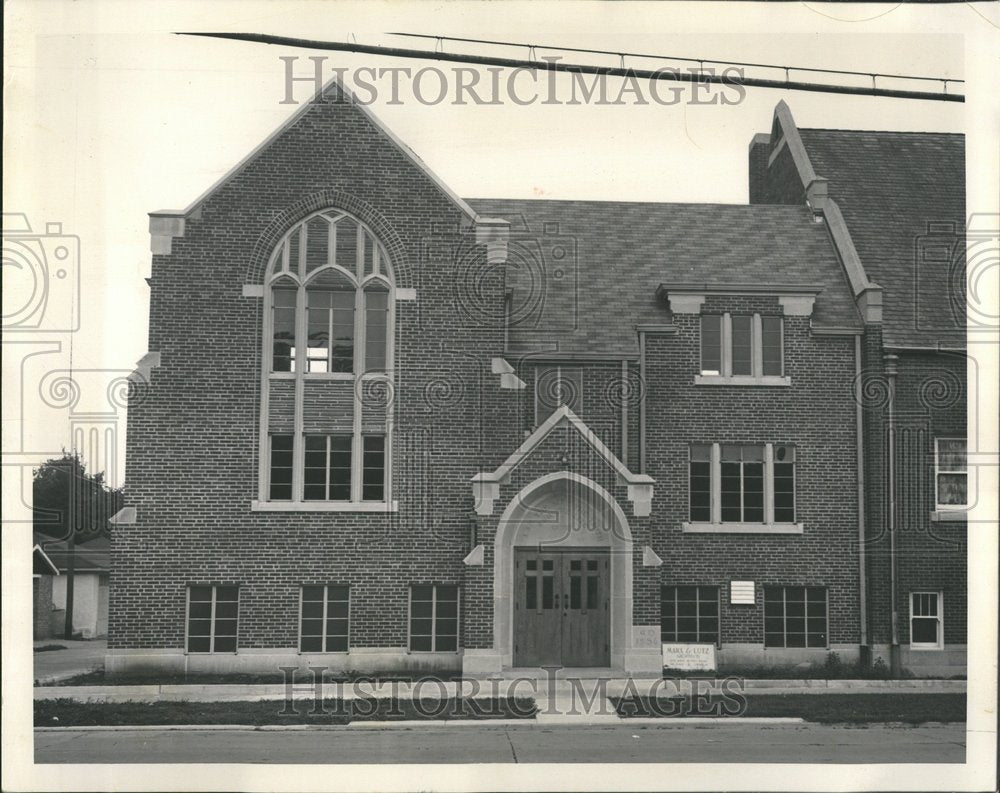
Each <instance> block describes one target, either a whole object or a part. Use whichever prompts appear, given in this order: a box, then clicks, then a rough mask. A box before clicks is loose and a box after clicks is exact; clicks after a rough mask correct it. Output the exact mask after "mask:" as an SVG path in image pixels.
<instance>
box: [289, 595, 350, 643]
mask: <svg viewBox="0 0 1000 793" xmlns="http://www.w3.org/2000/svg"><path fill="white" fill-rule="evenodd" d="M307 586H317V587H323V649H322V650H303V649H302V606H303V604H304V603H305V589H306V587H307ZM333 586H336V587H347V649H346V650H328V649H326V641H327V634H326V620H327V609H328V608H329V605H330V597H329V591H330V587H333ZM351 600H352V598H351V585H350V584H302V585H301V586H299V645H298V648H299V655H319V654H322V655H347V654H348V653H350V651H351Z"/></svg>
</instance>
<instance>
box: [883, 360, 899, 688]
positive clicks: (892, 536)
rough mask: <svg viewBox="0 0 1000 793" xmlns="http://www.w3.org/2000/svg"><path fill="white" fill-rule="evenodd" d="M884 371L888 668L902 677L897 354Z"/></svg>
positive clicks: (886, 361)
mask: <svg viewBox="0 0 1000 793" xmlns="http://www.w3.org/2000/svg"><path fill="white" fill-rule="evenodd" d="M884 360H885V374H886V376H887V377H888V379H889V444H888V445H889V448H888V450H887V452H886V456H887V460H886V468H887V474H888V481H887V483H886V489H887V491H888V492H887V496H888V505H889V514H888V524H889V525H888V529H889V603H890V608H891V613H892V641H891V644H890V645H889V668H890V672H891V675H892V677H894V678H899V677H901V676H902V672H903V665H902V659H901V658H900V649H899V604H898V603H897V597H896V412H895V402H896V374H897V370H896V360H897V357H896V356H895V355H886V356H885V357H884Z"/></svg>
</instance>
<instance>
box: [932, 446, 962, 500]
mask: <svg viewBox="0 0 1000 793" xmlns="http://www.w3.org/2000/svg"><path fill="white" fill-rule="evenodd" d="M941 441H962V442H963V443H965V470H964V471H952V470H943V469H942V468H941V450H940V442H941ZM939 474H952V475H954V474H963V475H964V476H965V503H964V504H942V503H941V500H940V498H939V496H938V475H939ZM970 501H971V499H970V498H969V442H968V439H967V438H963V437H960V436H958V435H942V436H940V437H935V438H934V508H935V510H936V511H937V512H965V511H967V510H968V509H969V502H970Z"/></svg>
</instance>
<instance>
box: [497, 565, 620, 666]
mask: <svg viewBox="0 0 1000 793" xmlns="http://www.w3.org/2000/svg"><path fill="white" fill-rule="evenodd" d="M608 562H609V553H608V549H607V548H573V549H559V550H554V549H546V550H539V549H537V548H530V549H529V548H515V549H514V666H548V665H558V666H563V667H570V666H609V665H610V659H611V648H610V642H611V632H610V618H609V614H610V600H611V586H610V585H611V575H610V569H609V566H608Z"/></svg>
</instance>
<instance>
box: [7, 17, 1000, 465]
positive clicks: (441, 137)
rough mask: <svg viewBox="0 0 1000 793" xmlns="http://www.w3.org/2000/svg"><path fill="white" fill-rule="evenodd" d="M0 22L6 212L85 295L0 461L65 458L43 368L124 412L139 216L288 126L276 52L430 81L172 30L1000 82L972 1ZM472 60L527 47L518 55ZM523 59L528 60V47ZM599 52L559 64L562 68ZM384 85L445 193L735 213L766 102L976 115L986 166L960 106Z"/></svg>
mask: <svg viewBox="0 0 1000 793" xmlns="http://www.w3.org/2000/svg"><path fill="white" fill-rule="evenodd" d="M5 15H6V16H5V18H6V28H5V32H4V36H5V45H6V46H5V62H4V72H5V74H4V81H5V82H4V85H5V103H4V114H5V119H4V120H5V129H4V159H5V163H6V164H7V166H8V167H6V168H5V169H4V212H5V213H10V212H18V213H24V214H25V215H26V216H27V220H28V222H29V223H30V224H31V227H32V229H33V231H34V232H36V233H39V232H44V230H45V228H46V226H45V224H46V223H52V222H55V223H61V224H62V233H63V234H64V235H71V236H75V237H78V238H79V246H80V248H79V260H78V263H77V265H78V266H77V268H76V269H75V270H74V274H73V276H72V277H75V278H76V279H77V280H78V283H79V289H80V300H79V305H78V308H79V324H80V327H79V329H78V331H77V332H75V333H72V334H61V335H60V334H58V333H56V334H55V336H53V337H52V338H53V339H54V340H55V341H57V342H58V345H59V349H58V350H55V351H52V352H49V353H47V354H46V355H44V356H35V358H34V359H32V360H29V361H28V362H27V363H25V364H24V365H25V366H28V367H29V368H31V367H34V369H35V370H37V371H32V372H28V371H27V370H24V369H22V370H20V371H17V370H16V369H14V370H12V369H11V367H14V366H15V364H14V363H13V362H10V363H9V364H8V363H5V388H4V391H5V396H6V395H7V393H8V391H9V390H10V389H9V388H8V384H9V383H10V382H12V381H11V379H10V378H9V377H8V374H9V373H10V372H11V371H13V375H14V376H16V377H18V378H20V379H21V380H22V384H23V390H22V394H21V395H20V399H16V400H11V399H9V398H8V399H5V410H4V420H5V421H4V425H5V427H4V444H5V449H7V450H10V449H11V448H15V449H17V450H20V451H23V452H25V453H30V454H32V455H35V456H38V455H42V456H44V454H45V453H47V452H50V451H58V449H59V448H61V447H63V446H69V445H70V444H71V438H70V422H69V420H68V417H67V411H66V409H65V404H64V402H61V401H60V400H59V399H58V398H57V397H58V394H56V396H53V387H54V385H53V383H54V377H55V376H54V375H53V372H55V371H56V370H58V369H61V368H68V366H69V363H70V356H72V369H73V371H74V373H75V374H74V377H75V379H77V381H78V382H79V383H80V385H81V392H82V393H81V396H80V399H79V401H78V402H77V404H76V407H75V408H74V410H75V411H76V412H77V413H79V412H83V411H91V412H92V411H98V410H105V411H107V410H111V411H114V412H115V413H116V415H118V416H121V415H123V411H122V410H121V408H120V407H115V406H112V407H111V408H108V407H107V396H106V391H107V389H106V386H107V384H108V383H110V382H111V381H112V380H114V379H115V378H118V377H121V376H124V375H125V374H127V373H128V371H129V370H131V369H132V368H133V367H134V365H135V362H136V361H137V360H138V359H139V358H140V357H141V356H142V355H144V354H145V353H146V352H147V348H146V336H147V321H148V287H147V286H146V283H145V281H144V278H145V277H146V276H148V274H149V266H150V256H149V235H148V230H147V227H148V217H147V213H149V212H152V211H156V210H161V209H183V208H184V207H187V206H188V205H189V204H190V203H191V201H192V200H194V199H195V198H196V197H197V196H199V195H200V194H201V193H203V192H204V191H205V190H206V189H207V188H208V187H209V186H210V185H212V184H213V183H214V182H215V181H216V180H217V179H219V178H220V177H221V176H222V175H223V174H225V173H226V172H227V171H228V170H229V169H230V168H231V167H232V166H233V165H234V164H236V163H237V162H238V161H239V160H240V159H242V158H243V157H244V156H245V155H246V154H247V153H248V152H249V151H250V150H251V149H253V147H255V146H256V145H257V144H258V143H259V142H260V141H262V140H263V139H264V138H266V137H267V136H268V135H269V134H270V133H271V132H272V131H273V130H274V129H275V128H276V127H278V126H279V125H280V124H281V123H282V122H283V121H285V120H286V119H287V118H288V116H289V115H290V114H291V113H292V112H294V110H295V109H296V108H295V106H292V105H289V104H282V99H283V98H284V96H285V90H286V88H285V82H284V78H285V68H286V67H285V64H284V63H283V62H282V61H281V60H279V58H280V57H281V56H298V58H299V59H300V60H299V61H297V62H296V66H295V69H296V73H297V74H302V73H308V70H309V69H311V65H310V64H309V62H308V61H307V60H306V59H307V58H308V57H309V56H310V55H316V54H319V55H324V56H326V57H327V59H328V60H327V61H326V62H325V63H324V69H325V70H327V69H333V68H334V67H342V68H346V69H348V70H350V71H349V74H353V70H355V69H358V68H359V67H365V66H369V67H371V66H374V67H394V66H405V67H410V68H411V69H413V70H416V69H418V68H421V67H422V66H427V65H429V64H427V63H425V62H416V61H403V60H397V59H392V58H385V57H376V56H372V55H353V54H345V53H334V52H326V53H315V52H313V51H309V50H301V49H292V48H287V47H277V46H265V45H262V44H251V43H244V42H234V41H221V40H213V39H207V38H190V37H182V36H176V35H173V32H175V31H181V30H186V31H223V30H224V31H238V32H254V33H270V34H274V35H284V36H298V37H308V38H315V39H329V40H341V41H343V40H356V41H357V42H359V43H365V44H377V45H385V46H397V47H414V48H433V46H434V44H433V42H421V41H417V40H412V39H402V38H398V37H394V36H391V35H387V34H388V33H389V32H390V31H408V32H417V33H431V34H434V35H452V36H465V37H471V38H484V39H493V40H502V41H515V42H525V43H533V44H534V43H537V44H539V45H563V46H573V47H584V48H599V49H607V50H612V51H627V52H644V53H664V54H669V55H675V56H683V57H694V58H706V59H721V60H736V61H750V62H763V63H779V64H787V65H793V66H812V67H817V68H841V69H853V70H859V71H865V72H872V71H877V72H890V73H897V74H921V75H934V76H942V77H947V78H953V79H961V78H963V77H966V78H968V79H969V80H970V82H969V84H968V86H967V90H968V92H969V95H970V98H971V99H973V100H975V99H977V96H978V99H979V100H980V102H982V100H983V98H984V97H985V96H988V90H989V88H990V87H991V82H990V81H988V80H987V79H986V74H987V71H986V69H985V68H984V64H986V63H990V62H991V61H990V60H989V57H990V55H992V58H993V60H992V65H993V66H994V67H995V66H996V60H995V54H996V49H995V47H994V48H993V49H992V50H991V49H990V46H991V44H990V42H992V43H995V41H996V39H995V38H991V36H995V34H996V25H995V23H996V19H997V13H996V6H995V5H994V6H993V7H988V6H987V5H986V4H977V5H976V6H972V5H950V6H933V7H927V6H920V7H919V8H917V7H913V6H896V5H892V4H889V5H877V6H856V5H839V4H838V5H823V4H814V3H778V4H755V3H738V4H729V5H726V4H722V3H701V4H689V3H665V4H659V5H650V4H637V5H626V4H592V3H565V4H551V3H546V2H541V3H531V4H501V3H415V2H390V3H365V4H363V5H361V4H355V3H348V2H338V3H327V2H294V3H293V2H288V3H286V2H245V1H241V2H238V3H237V2H197V3H189V2H172V3H167V4H153V3H149V2H129V3H126V2H81V3H67V2H46V1H45V0H43V1H42V2H34V3H27V2H24V1H23V0H20V1H18V0H15V1H14V2H11V3H8V4H7V5H6V7H5ZM987 17H990V19H987ZM991 20H992V22H991ZM444 46H445V48H447V49H449V50H451V51H463V47H468V45H458V44H448V43H446V44H444ZM475 49H476V50H477V51H480V52H482V51H486V48H483V47H476V48H475ZM466 51H467V50H466ZM490 51H491V52H494V53H495V54H497V55H501V56H507V57H524V56H525V55H526V54H527V51H526V50H525V49H524V48H518V49H512V48H493V49H491V50H490ZM536 54H538V55H541V54H545V51H544V50H542V49H541V48H540V47H539V49H538V50H536ZM588 57H589V59H588ZM615 60H616V59H614V58H612V59H610V61H609V60H608V59H606V58H605V59H604V60H601V59H599V58H597V59H595V58H593V56H571V55H565V56H564V61H565V62H573V61H577V62H588V63H613V62H614V61H615ZM630 63H634V64H635V65H636V66H643V65H649V64H650V63H651V62H650V61H630ZM670 63H671V62H670V61H662V62H657V63H656V65H663V64H670ZM673 63H674V64H675V65H676V62H673ZM324 73H325V74H326V73H332V72H327V71H325V72H324ZM747 74H748V75H758V76H764V74H765V73H764V72H762V71H761V70H747ZM768 76H773V72H772V73H770V74H769V75H768ZM561 79H563V80H568V79H569V78H561ZM616 84H617V83H615V81H609V85H616ZM387 85H388V84H387V83H384V82H383V81H380V82H379V83H378V86H379V88H380V89H381V90H380V94H379V97H378V99H377V100H376V101H375V102H374V103H373V104H372V110H373V111H374V112H375V113H376V115H377V116H378V117H379V118H380V119H381V120H382V121H383V122H384V123H385V124H386V125H387V126H388V127H389V128H390V129H392V130H393V131H394V132H395V133H396V135H398V136H399V137H400V138H401V139H402V140H403V141H404V142H405V143H406V144H407V145H409V146H410V147H411V148H412V149H413V150H414V151H415V152H416V153H417V154H418V155H419V156H420V157H421V158H422V159H423V160H424V161H425V162H426V163H427V165H428V166H429V167H430V168H431V170H433V171H434V172H435V173H436V174H438V176H440V177H441V178H442V179H443V180H444V182H445V183H447V184H448V185H449V186H450V187H451V188H452V189H453V190H454V191H455V192H456V193H457V194H459V195H461V196H463V197H512V198H532V197H534V198H553V199H570V198H581V199H582V198H586V199H608V200H643V201H677V202H720V203H744V202H745V201H746V197H747V196H746V194H747V187H746V170H747V167H746V157H747V146H748V144H749V141H750V139H751V137H752V136H753V135H754V134H755V133H757V132H767V131H768V130H769V128H770V122H771V115H772V112H773V109H774V106H775V104H776V103H777V102H778V101H779V100H782V99H784V100H785V101H786V102H788V104H789V105H790V107H791V110H792V113H793V115H794V117H795V119H796V121H797V123H798V124H799V126H800V127H837V128H859V129H894V130H933V131H946V132H962V131H967V129H968V130H969V131H970V132H972V131H973V130H972V129H969V124H968V123H967V122H968V120H969V118H972V119H973V120H975V121H977V122H979V124H980V127H982V125H983V122H984V121H985V123H986V128H987V132H986V133H985V134H982V135H981V136H980V137H977V138H975V139H973V138H971V137H970V141H969V145H970V160H974V158H975V155H976V152H983V153H984V154H983V158H985V159H980V160H979V162H980V163H985V164H986V170H987V172H990V171H992V172H993V173H995V169H996V159H995V154H990V153H989V152H990V142H991V138H990V134H989V130H991V129H992V130H993V132H994V133H995V130H996V127H997V118H996V103H995V101H994V102H989V101H988V102H986V103H985V104H980V105H978V106H977V105H976V104H974V103H973V102H970V103H968V104H965V105H963V104H958V103H943V102H928V101H906V100H900V99H884V98H883V99H879V98H872V97H856V96H844V95H833V94H822V93H803V92H788V91H781V90H768V89H753V88H750V89H747V93H746V96H745V99H744V101H742V102H740V103H739V104H734V105H723V104H716V105H695V104H691V103H689V102H687V101H683V102H681V103H678V104H675V105H670V106H664V105H660V104H657V103H655V102H650V103H649V104H645V105H636V104H631V103H629V104H626V105H624V106H623V105H604V106H601V105H596V104H580V105H576V106H571V105H567V104H557V105H548V106H546V105H542V104H539V103H534V104H531V105H528V106H520V105H517V104H515V103H513V102H511V101H504V102H503V103H501V104H499V105H476V104H474V103H470V104H466V105H464V106H458V105H455V104H453V103H447V102H446V103H442V104H435V105H428V104H423V103H421V102H419V101H416V100H415V98H414V95H413V93H412V91H411V90H409V86H410V85H411V84H410V83H406V82H405V81H404V84H403V87H402V89H401V91H400V100H401V101H400V102H399V103H398V104H390V103H389V102H388V99H389V97H388V90H387ZM953 90H954V86H953ZM308 93H309V88H308V86H305V87H303V86H298V85H297V86H296V88H295V92H294V95H295V97H296V98H298V99H301V100H305V99H306V97H307V96H308ZM430 93H433V92H430ZM425 94H426V92H425ZM977 107H978V108H979V109H978V110H976V108H977ZM984 110H985V118H984V115H983V112H984ZM970 112H975V113H976V115H974V116H970V115H969V114H970ZM992 140H994V141H995V138H993V139H992ZM994 148H995V145H994ZM980 170H982V168H980ZM984 200H985V202H986V203H985V204H981V205H982V206H991V207H995V195H994V194H993V193H990V192H987V193H984ZM990 202H992V203H990ZM972 205H973V204H972V203H971V201H970V206H972ZM71 258H75V257H71ZM11 336H12V334H8V339H9V338H10V337H11ZM18 338H19V339H21V340H25V339H27V338H31V339H35V340H36V341H37V340H38V339H39V338H41V337H38V336H31V335H24V334H22V335H21V336H20V337H18ZM7 346H9V345H7ZM18 349H22V348H18ZM23 349H27V348H23ZM5 353H7V350H6V349H5ZM8 357H10V356H8V355H6V354H5V361H6V359H8ZM15 357H16V356H15ZM46 376H47V377H48V379H46ZM36 381H37V382H36ZM85 381H86V382H85ZM102 386H104V387H102ZM102 406H103V407H102ZM123 429H124V424H123V423H122V424H121V425H120V430H119V435H118V440H116V442H115V443H116V444H117V447H118V451H117V452H116V453H115V454H113V455H111V456H112V458H114V459H112V460H111V461H110V462H109V463H108V465H109V466H110V467H113V468H114V476H113V477H112V479H115V480H117V481H119V482H120V480H121V478H122V475H123V468H122V467H123V464H124V460H123V443H122V442H121V438H122V434H121V430H123ZM12 444H13V446H12Z"/></svg>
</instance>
